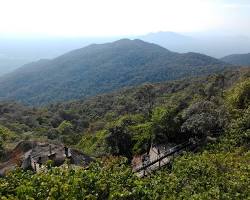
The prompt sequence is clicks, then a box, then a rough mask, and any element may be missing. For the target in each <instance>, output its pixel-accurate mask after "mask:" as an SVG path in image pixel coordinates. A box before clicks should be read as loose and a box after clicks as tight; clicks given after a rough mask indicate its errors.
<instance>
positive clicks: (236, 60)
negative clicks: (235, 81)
mask: <svg viewBox="0 0 250 200" xmlns="http://www.w3.org/2000/svg"><path fill="white" fill-rule="evenodd" d="M221 60H222V61H224V62H227V63H231V64H233V65H241V66H250V53H248V54H232V55H229V56H225V57H223V58H221Z"/></svg>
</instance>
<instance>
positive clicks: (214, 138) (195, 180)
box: [0, 61, 250, 200]
mask: <svg viewBox="0 0 250 200" xmlns="http://www.w3.org/2000/svg"><path fill="white" fill-rule="evenodd" d="M45 62H46V61H45ZM249 105H250V70H249V68H245V69H244V68H241V69H239V70H235V71H227V72H223V73H220V74H213V75H209V76H205V77H200V78H188V79H183V80H177V81H171V82H164V83H158V84H144V85H141V86H139V87H133V88H128V89H123V90H120V91H117V92H113V93H109V94H104V95H99V96H96V97H92V98H89V99H88V100H77V101H73V102H65V103H57V104H51V105H49V106H46V107H43V108H32V107H26V106H22V105H20V104H17V103H14V102H2V103H1V104H0V138H1V140H0V155H1V156H2V158H3V159H4V158H5V157H6V155H8V151H9V150H10V149H11V147H12V144H13V142H14V141H20V140H21V139H25V140H28V139H32V140H34V139H36V140H42V141H44V140H55V141H62V142H63V143H65V144H67V145H74V146H75V147H76V148H79V149H80V150H83V151H84V152H86V153H88V154H90V155H92V156H95V158H96V159H97V160H96V162H95V163H93V164H92V165H90V166H89V167H88V168H87V169H81V168H69V167H63V168H57V167H52V168H51V165H48V166H47V171H46V172H44V173H37V174H36V173H32V172H30V171H26V172H25V171H21V170H20V169H16V170H15V171H13V172H11V173H9V174H8V175H7V176H6V177H3V178H0V186H1V187H0V196H1V197H3V198H5V197H6V199H8V198H11V199H32V198H33V199H46V198H48V197H49V198H54V199H58V198H61V199H84V198H86V199H116V200H117V199H149V200H150V199H249V194H250V193H249V187H248V186H249V184H250V177H249V162H250V157H249V148H250V147H249V138H250V135H249V133H250V132H249V130H250V129H249V121H250V107H249ZM190 138H193V139H195V140H196V141H197V142H198V144H199V147H198V148H197V149H196V151H195V152H186V153H185V152H183V155H179V156H177V157H176V158H175V159H174V160H173V162H172V164H171V165H170V166H168V167H167V168H162V169H161V170H159V171H158V172H156V173H154V174H151V176H149V177H145V178H143V179H140V178H138V177H136V176H135V174H133V173H132V170H131V165H130V161H131V158H132V157H134V156H137V155H141V154H143V153H145V152H147V149H148V146H149V145H158V144H179V143H181V142H183V141H187V140H189V139H190ZM0 166H1V165H0Z"/></svg>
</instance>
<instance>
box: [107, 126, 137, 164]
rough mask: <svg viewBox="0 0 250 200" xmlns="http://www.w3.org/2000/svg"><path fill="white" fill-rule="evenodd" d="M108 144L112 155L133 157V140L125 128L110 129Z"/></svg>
mask: <svg viewBox="0 0 250 200" xmlns="http://www.w3.org/2000/svg"><path fill="white" fill-rule="evenodd" d="M108 131H109V134H108V135H107V137H106V143H107V146H108V148H109V151H110V153H111V154H112V155H116V156H125V157H127V158H129V159H131V157H132V140H131V135H130V133H129V132H128V130H127V129H126V128H125V127H123V126H115V127H112V128H109V130H108Z"/></svg>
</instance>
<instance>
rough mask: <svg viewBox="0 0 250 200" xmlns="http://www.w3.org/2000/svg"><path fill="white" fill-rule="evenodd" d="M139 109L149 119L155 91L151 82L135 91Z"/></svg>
mask: <svg viewBox="0 0 250 200" xmlns="http://www.w3.org/2000/svg"><path fill="white" fill-rule="evenodd" d="M136 99H137V101H138V104H139V107H140V110H141V111H142V112H144V113H145V115H146V116H147V117H148V118H149V119H150V118H151V115H152V109H153V106H154V101H155V91H154V86H153V85H152V84H145V85H143V86H142V87H141V88H140V89H139V91H138V92H137V93H136Z"/></svg>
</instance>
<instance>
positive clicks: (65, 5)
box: [0, 0, 250, 37]
mask: <svg viewBox="0 0 250 200" xmlns="http://www.w3.org/2000/svg"><path fill="white" fill-rule="evenodd" d="M249 21H250V1H249V0H0V35H13V36H64V37H72V36H73V37H75V36H87V37H89V36H117V35H141V34H146V33H149V32H158V31H172V32H181V33H183V32H203V31H213V30H221V31H224V32H227V33H234V34H239V35H247V36H250V26H249Z"/></svg>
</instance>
